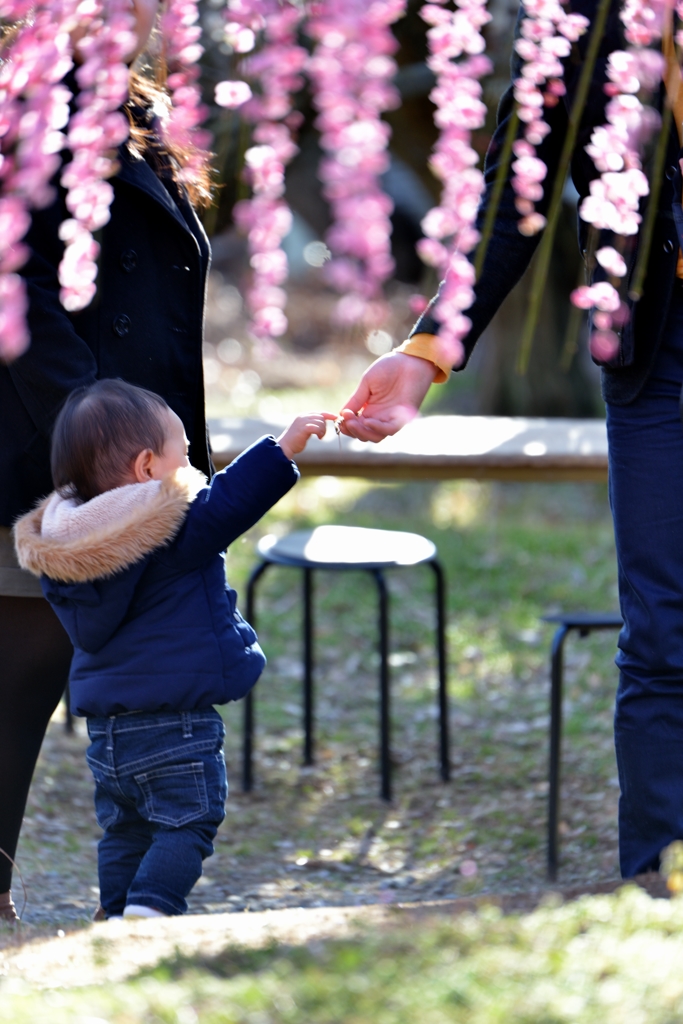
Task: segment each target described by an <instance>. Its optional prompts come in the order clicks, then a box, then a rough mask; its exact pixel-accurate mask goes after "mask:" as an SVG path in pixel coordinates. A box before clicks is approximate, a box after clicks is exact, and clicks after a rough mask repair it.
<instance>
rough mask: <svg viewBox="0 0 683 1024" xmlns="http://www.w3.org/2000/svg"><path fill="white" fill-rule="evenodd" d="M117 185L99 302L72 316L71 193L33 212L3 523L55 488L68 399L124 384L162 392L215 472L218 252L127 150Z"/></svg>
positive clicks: (8, 377)
mask: <svg viewBox="0 0 683 1024" xmlns="http://www.w3.org/2000/svg"><path fill="white" fill-rule="evenodd" d="M119 161H120V169H119V172H118V174H117V175H116V177H115V178H113V179H112V184H113V187H114V201H113V203H112V207H111V219H110V221H109V223H108V224H106V225H105V227H104V228H103V229H102V231H101V232H99V233H98V236H97V237H98V241H99V242H100V245H101V253H100V259H99V275H98V281H97V294H96V296H95V298H94V300H93V302H92V303H91V305H90V306H89V307H88V308H87V309H85V310H82V311H80V312H78V313H72V314H70V313H67V312H66V311H65V310H64V308H63V307H62V305H61V304H60V302H59V283H58V279H57V268H58V266H59V262H60V260H61V258H62V253H63V243H62V242H60V240H59V237H58V229H59V225H60V223H61V221H62V220H64V219H65V218H66V217H67V216H69V214H68V212H67V210H66V207H65V205H64V192H63V190H61V189H60V191H59V194H58V197H57V199H56V200H55V202H54V204H53V205H52V206H51V207H49V208H48V209H46V210H39V211H37V212H35V213H34V215H33V223H32V226H31V229H30V231H29V234H28V236H27V239H26V241H27V243H28V245H29V246H30V248H31V257H30V259H29V261H28V263H27V264H26V266H25V267H24V268H23V269H22V271H21V273H22V276H23V277H24V278H25V280H26V284H27V288H28V296H29V315H28V323H29V329H30V333H31V345H30V348H29V349H28V350H27V352H26V353H24V355H22V356H21V357H20V358H19V359H17V360H15V361H14V362H13V363H11V364H9V365H7V366H0V525H4V526H10V525H11V524H12V523H13V521H14V520H15V519H16V518H17V516H19V515H21V514H22V513H23V512H26V511H27V510H28V509H30V508H31V507H32V506H33V505H34V504H35V502H36V500H37V499H38V498H40V497H43V496H44V495H46V494H48V493H49V492H50V491H51V490H52V481H51V477H50V462H49V447H50V432H51V429H52V425H53V423H54V420H55V417H56V415H57V413H58V412H59V409H60V407H61V405H62V403H63V402H64V399H65V398H66V397H67V395H68V394H69V393H70V392H71V391H73V389H74V388H76V387H79V386H80V385H82V384H88V383H91V382H92V381H94V380H97V379H100V378H105V377H120V378H122V379H123V380H126V381H129V382H130V383H131V384H137V385H138V386H140V387H144V388H148V389H149V390H151V391H155V392H157V393H158V394H160V395H161V396H162V398H164V399H165V401H166V402H167V403H168V404H169V405H170V407H171V408H172V409H173V410H174V412H176V413H177V414H178V416H179V417H180V419H181V420H182V421H183V424H184V426H185V430H186V433H187V436H188V439H189V441H190V460H191V462H192V464H193V465H194V466H196V467H197V469H200V470H201V471H202V472H203V473H204V474H206V475H207V476H210V475H211V463H210V457H209V448H208V440H207V433H206V423H205V418H204V383H203V375H202V341H203V330H204V328H203V318H204V304H205V291H206V281H207V276H208V271H209V266H210V262H211V250H210V246H209V242H208V239H207V237H206V234H205V233H204V230H203V228H202V226H201V224H200V222H199V220H198V218H197V216H196V214H195V212H194V210H193V209H192V206H191V205H190V203H189V200H188V199H187V196H186V195H185V193H184V192H183V191H182V190H181V189H179V188H178V187H177V186H176V185H175V183H174V182H173V181H172V180H170V179H168V180H166V179H165V178H164V179H163V180H162V179H160V178H159V177H158V176H157V174H156V173H155V171H154V170H153V169H152V167H151V166H150V165H149V164H148V163H147V162H146V161H145V160H144V159H142V158H138V157H136V156H134V155H133V154H132V153H131V152H130V151H129V150H128V149H127V148H126V147H122V149H121V150H120V153H119Z"/></svg>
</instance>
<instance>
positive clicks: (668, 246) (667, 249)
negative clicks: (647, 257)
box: [662, 238, 674, 252]
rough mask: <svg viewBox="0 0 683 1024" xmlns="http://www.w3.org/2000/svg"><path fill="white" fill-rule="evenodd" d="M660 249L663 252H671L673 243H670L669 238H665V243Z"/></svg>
mask: <svg viewBox="0 0 683 1024" xmlns="http://www.w3.org/2000/svg"><path fill="white" fill-rule="evenodd" d="M662 249H663V250H664V252H673V251H674V244H673V242H672V241H671V239H670V238H667V240H666V242H665V243H664V245H663V246H662Z"/></svg>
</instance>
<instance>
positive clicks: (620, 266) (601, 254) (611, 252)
mask: <svg viewBox="0 0 683 1024" xmlns="http://www.w3.org/2000/svg"><path fill="white" fill-rule="evenodd" d="M595 258H596V259H597V261H598V263H599V264H600V266H601V267H604V268H605V270H606V271H607V272H608V274H612V275H613V276H614V277H623V276H624V274H625V273H626V263H625V261H624V257H623V256H622V255H621V254H620V253H618V252H617V250H616V249H614V248H613V247H612V246H611V245H604V246H603V247H602V249H598V251H597V252H596V254H595Z"/></svg>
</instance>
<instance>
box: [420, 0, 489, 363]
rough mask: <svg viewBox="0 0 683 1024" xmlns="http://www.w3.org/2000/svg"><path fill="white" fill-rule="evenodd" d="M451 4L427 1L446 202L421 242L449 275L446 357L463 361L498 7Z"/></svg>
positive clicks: (441, 309)
mask: <svg viewBox="0 0 683 1024" xmlns="http://www.w3.org/2000/svg"><path fill="white" fill-rule="evenodd" d="M445 4H446V0H438V3H427V4H425V5H424V6H423V7H422V10H421V12H420V13H421V16H422V18H423V19H424V20H425V21H426V22H427V23H428V24H429V25H430V26H431V28H430V29H429V30H428V32H427V40H428V43H429V50H430V55H429V58H428V64H429V67H430V68H431V70H432V71H433V72H434V74H435V75H436V80H437V84H436V87H435V88H434V89H433V90H432V92H431V95H430V98H431V99H432V101H433V102H434V104H435V105H436V108H437V110H436V114H435V118H434V120H435V122H436V124H437V126H438V127H439V129H440V134H439V139H438V141H437V143H436V146H435V148H434V152H433V154H432V157H431V160H430V167H431V169H432V171H433V172H434V174H435V175H436V176H437V177H438V178H439V179H440V180H441V181H442V182H443V189H442V194H441V198H440V202H439V205H438V206H436V207H434V208H433V209H431V210H430V211H429V212H428V213H427V215H426V216H425V218H424V219H423V221H422V230H423V231H424V233H425V238H424V239H421V241H420V242H418V252H419V254H420V256H421V257H422V259H423V260H424V261H425V263H427V264H429V265H430V266H433V267H436V268H437V269H438V270H439V272H440V273H441V274H443V275H444V282H443V284H442V286H441V291H440V297H439V302H438V303H437V305H436V307H435V310H434V316H435V317H436V319H437V320H439V321H441V329H440V332H439V337H440V340H441V343H442V345H443V346H444V349H445V355H446V358H447V359H448V361H449V362H450V363H451V364H452V365H453V366H456V365H457V364H459V363H460V362H462V358H463V347H462V339H463V338H464V336H465V335H466V334H467V332H468V330H469V328H470V321H469V319H468V318H467V317H466V316H464V315H463V311H464V310H465V309H467V308H468V307H469V306H471V305H472V302H473V300H474V291H473V286H474V268H473V266H472V264H471V262H470V261H469V260H468V258H467V255H466V254H467V253H468V252H470V251H471V250H472V249H473V248H474V246H475V245H476V243H477V241H478V240H479V235H478V232H477V231H476V228H475V221H476V216H477V209H478V206H479V201H480V198H481V195H482V192H483V190H484V176H483V174H482V172H481V171H480V170H479V169H478V168H477V166H476V165H477V163H478V159H479V158H478V155H477V153H476V151H475V150H474V149H473V148H472V144H471V135H472V131H473V130H474V129H477V128H480V127H481V126H482V125H483V124H484V120H485V117H486V106H485V104H484V102H483V100H482V98H481V97H482V87H481V84H480V82H479V79H480V78H482V77H483V76H484V75H486V74H488V73H489V72H490V71H491V62H490V61H489V59H488V58H487V57H486V56H484V49H485V42H484V38H483V36H482V34H481V31H480V30H481V29H482V27H483V26H484V25H485V24H486V23H487V22H488V21H489V20H490V15H489V14H488V12H487V11H486V4H485V0H456V5H455V9H451V8H449V7H447V6H446V5H445ZM459 58H462V59H459Z"/></svg>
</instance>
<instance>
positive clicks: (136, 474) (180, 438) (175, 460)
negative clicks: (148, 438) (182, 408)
mask: <svg viewBox="0 0 683 1024" xmlns="http://www.w3.org/2000/svg"><path fill="white" fill-rule="evenodd" d="M161 421H162V423H163V425H164V434H165V436H166V441H165V442H164V447H163V449H162V451H161V454H160V455H157V454H156V452H153V451H152V449H151V448H145V449H144V451H141V452H140V454H139V455H138V457H137V458H136V459H135V462H134V463H133V465H132V467H131V473H130V476H128V477H127V478H126V479H125V480H123V481H122V483H129V484H132V483H138V484H144V483H147V481H148V480H163V479H164V477H165V476H168V475H169V474H170V473H173V472H175V470H176V469H182V467H183V466H189V465H190V460H189V459H188V457H187V452H188V450H189V447H190V444H189V441H188V440H187V437H186V436H185V427H184V426H183V423H182V420H181V419H180V417H179V416H176V414H175V413H174V412H173V410H172V409H165V410H163V412H161ZM119 486H121V485H119Z"/></svg>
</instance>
